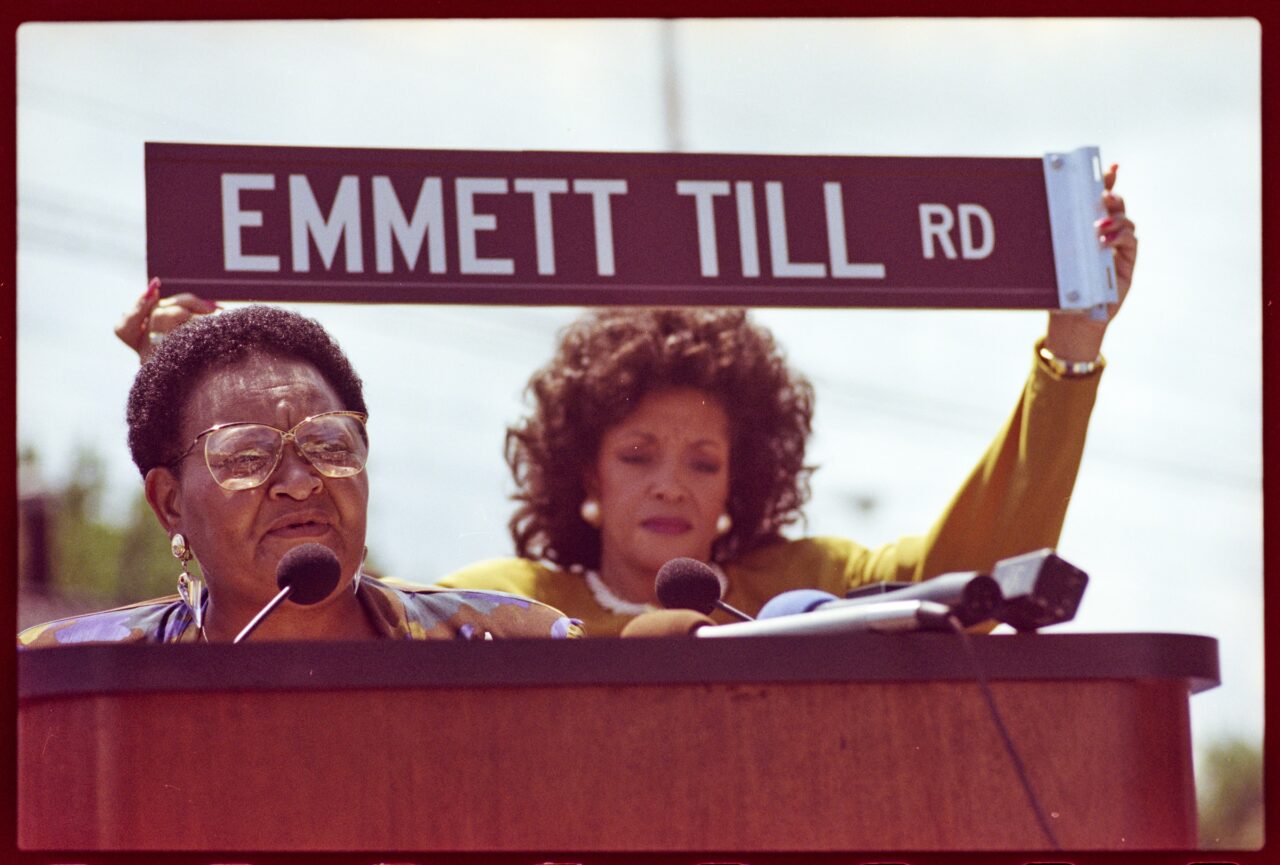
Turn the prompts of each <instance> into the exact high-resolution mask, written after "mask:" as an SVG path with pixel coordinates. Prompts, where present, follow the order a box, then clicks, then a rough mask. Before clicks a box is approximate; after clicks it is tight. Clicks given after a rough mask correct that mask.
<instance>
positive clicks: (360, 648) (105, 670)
mask: <svg viewBox="0 0 1280 865" xmlns="http://www.w3.org/2000/svg"><path fill="white" fill-rule="evenodd" d="M956 639H957V638H956V637H955V636H954V635H953V634H943V633H910V634H870V633H866V634H843V635H834V636H806V637H751V638H743V639H740V640H698V639H696V638H684V639H682V638H672V639H616V638H614V639H610V638H600V639H591V640H566V641H560V640H503V641H486V642H450V641H439V642H437V641H427V642H409V641H405V642H398V641H397V642H372V643H328V642H323V643H322V642H306V643H299V642H294V643H271V642H264V643H257V644H254V643H244V644H241V645H229V644H221V645H219V644H213V645H198V644H196V645H186V644H184V645H170V646H153V645H88V646H66V647H61V648H59V649H56V650H33V651H27V652H22V653H20V654H19V656H18V696H19V699H20V700H21V701H23V702H27V701H30V700H33V699H38V698H42V697H55V696H71V695H77V694H92V693H103V692H114V693H129V692H164V691H192V690H205V689H209V688H217V689H223V690H227V689H234V690H248V691H253V690H272V691H278V690H299V691H319V690H348V689H360V690H367V689H371V688H372V689H382V688H430V687H451V688H456V687H492V686H520V685H528V686H540V687H546V686H556V685H626V684H645V685H663V684H690V683H730V682H750V683H788V682H795V683H801V682H940V681H941V682H945V681H971V680H972V679H973V675H974V674H973V669H972V667H971V666H970V663H969V660H968V658H967V656H966V655H965V653H963V652H961V651H960V650H959V647H958V646H957V644H956ZM969 639H970V640H971V641H972V645H973V648H974V651H975V653H976V655H977V657H978V659H979V661H980V662H981V664H982V669H983V672H984V673H985V675H986V676H987V678H989V679H991V680H1005V681H1018V680H1036V681H1053V680H1071V681H1080V680H1089V679H1094V680H1099V679H1112V680H1114V679H1165V680H1169V679H1173V680H1178V679H1181V680H1183V681H1185V682H1186V685H1187V688H1188V689H1189V690H1190V692H1191V693H1197V692H1199V691H1204V690H1207V689H1209V688H1213V687H1215V686H1217V685H1218V684H1220V681H1221V680H1220V678H1219V671H1218V643H1217V640H1215V639H1213V638H1211V637H1204V636H1198V635H1192V634H1162V633H1114V634H1085V633H1074V634H994V635H980V636H975V635H971V636H970V637H969Z"/></svg>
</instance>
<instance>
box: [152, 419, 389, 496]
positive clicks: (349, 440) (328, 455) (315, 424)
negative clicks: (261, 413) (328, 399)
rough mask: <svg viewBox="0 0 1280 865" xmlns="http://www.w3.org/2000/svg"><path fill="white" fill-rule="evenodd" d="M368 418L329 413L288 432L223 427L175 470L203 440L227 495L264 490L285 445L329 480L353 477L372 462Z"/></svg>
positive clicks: (211, 469)
mask: <svg viewBox="0 0 1280 865" xmlns="http://www.w3.org/2000/svg"><path fill="white" fill-rule="evenodd" d="M368 419H369V416H368V415H366V414H362V413H361V412H356V411H327V412H324V413H322V414H315V415H312V416H311V417H307V418H303V419H302V420H301V421H299V422H298V425H297V426H295V427H294V428H293V429H291V430H288V431H287V432H286V431H285V430H282V429H276V428H275V427H273V426H268V425H267V424H263V423H221V424H218V425H217V426H211V427H209V428H208V429H207V430H205V431H204V432H202V433H200V435H198V436H196V437H195V438H194V439H193V440H192V441H191V446H190V447H188V448H187V449H186V451H185V452H184V453H183V454H182V456H180V457H178V458H177V459H176V460H174V461H173V463H171V465H177V464H178V463H179V462H181V461H182V460H184V459H186V458H187V457H188V456H190V455H191V452H192V451H194V450H195V449H196V445H198V444H200V439H202V438H203V439H204V463H205V465H206V466H208V467H209V474H211V475H213V479H214V480H215V481H217V482H218V486H220V487H222V488H223V489H224V490H251V489H253V488H254V487H259V486H262V485H263V484H264V483H266V481H267V478H269V477H271V473H272V472H274V471H275V470H276V466H278V465H279V464H280V457H281V455H282V454H283V453H284V445H285V442H292V443H293V446H294V448H295V449H296V450H297V451H298V454H299V455H301V456H302V458H303V459H305V460H306V461H307V462H308V463H310V464H311V465H312V466H314V467H315V469H316V471H318V472H320V474H322V475H324V476H325V477H327V478H349V477H354V476H355V475H358V474H360V472H362V471H364V464H365V461H366V460H367V459H368V458H369V434H368V432H366V430H365V422H366V421H368Z"/></svg>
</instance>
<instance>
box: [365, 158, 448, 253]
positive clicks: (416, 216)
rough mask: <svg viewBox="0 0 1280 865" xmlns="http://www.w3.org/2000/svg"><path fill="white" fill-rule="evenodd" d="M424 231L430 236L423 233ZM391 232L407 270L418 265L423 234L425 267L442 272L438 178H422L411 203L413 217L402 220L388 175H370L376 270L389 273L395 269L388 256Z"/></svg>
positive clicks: (440, 202)
mask: <svg viewBox="0 0 1280 865" xmlns="http://www.w3.org/2000/svg"><path fill="white" fill-rule="evenodd" d="M428 231H429V232H431V233H430V235H427V232H428ZM392 235H394V236H395V239H396V243H397V244H399V246H400V252H401V253H402V254H403V255H404V260H405V263H406V264H407V265H408V267H409V269H410V270H413V269H414V267H416V266H417V264H418V253H419V252H420V251H421V250H422V239H423V237H424V236H426V237H427V262H428V267H429V269H430V270H431V272H432V273H444V272H445V251H444V196H443V195H442V194H441V191H440V178H439V177H427V178H424V179H423V181H422V188H421V190H419V192H418V201H417V203H415V204H414V206H413V216H412V217H411V218H409V219H405V216H404V210H403V209H402V208H401V207H400V199H399V198H398V197H397V196H396V191H395V187H393V186H392V185H391V178H389V177H385V176H377V177H374V178H373V248H374V258H375V261H376V267H377V269H378V273H391V272H392V271H393V270H394V269H395V268H394V263H393V261H392V255H391V238H392Z"/></svg>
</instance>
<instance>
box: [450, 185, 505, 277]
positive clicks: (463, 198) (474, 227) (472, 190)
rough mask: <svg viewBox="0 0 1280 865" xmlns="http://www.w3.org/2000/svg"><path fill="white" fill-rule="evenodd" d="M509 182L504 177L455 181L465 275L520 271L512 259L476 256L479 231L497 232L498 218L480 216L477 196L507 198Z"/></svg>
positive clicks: (460, 246) (483, 214)
mask: <svg viewBox="0 0 1280 865" xmlns="http://www.w3.org/2000/svg"><path fill="white" fill-rule="evenodd" d="M506 193H507V181H506V179H505V178H502V177H459V178H458V179H457V180H456V181H455V182H454V197H455V198H456V199H457V207H458V267H459V269H460V270H461V272H462V273H498V274H512V273H515V272H516V265H515V262H514V261H512V260H511V259H509V258H480V257H478V256H477V255H476V232H477V231H493V230H494V229H495V228H497V227H498V218H497V217H496V216H494V215H493V214H492V213H476V211H475V196H476V195H506Z"/></svg>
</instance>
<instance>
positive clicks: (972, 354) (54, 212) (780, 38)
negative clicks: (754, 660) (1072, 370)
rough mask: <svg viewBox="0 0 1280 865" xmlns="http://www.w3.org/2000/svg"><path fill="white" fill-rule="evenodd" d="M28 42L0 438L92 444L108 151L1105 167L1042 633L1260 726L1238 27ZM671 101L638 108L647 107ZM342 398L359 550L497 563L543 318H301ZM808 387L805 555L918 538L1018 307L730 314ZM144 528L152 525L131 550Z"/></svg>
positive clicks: (1026, 357) (131, 234) (1255, 319)
mask: <svg viewBox="0 0 1280 865" xmlns="http://www.w3.org/2000/svg"><path fill="white" fill-rule="evenodd" d="M669 26H670V31H669V34H668V35H669V36H670V40H671V41H670V43H669V44H670V45H671V46H672V48H673V57H674V69H675V71H676V80H677V82H678V88H677V90H676V97H677V98H676V101H675V102H674V103H673V102H671V101H669V100H668V99H666V98H665V95H664V88H663V72H664V67H663V63H662V58H663V44H664V43H663V39H664V32H663V27H664V25H661V24H659V23H657V22H651V21H590V22H573V21H535V22H504V21H482V22H470V21H426V22H413V21H386V22H282V23H270V22H254V23H246V24H237V23H218V24H167V23H143V24H128V23H120V24H85V25H76V24H53V25H48V24H28V25H25V26H23V27H22V28H21V29H20V31H19V38H18V133H19V153H18V157H19V199H20V200H19V259H18V304H19V306H18V327H19V334H18V336H19V345H18V351H19V357H18V388H19V406H18V411H19V423H18V435H19V444H20V445H34V446H35V447H37V448H38V450H39V452H40V455H41V459H42V467H43V470H44V473H45V475H46V477H47V478H48V479H49V480H50V481H53V482H57V481H60V480H62V479H63V478H65V476H66V473H67V470H68V468H69V465H70V460H71V457H72V455H73V453H74V450H75V448H76V446H77V445H80V444H86V443H88V444H93V445H94V446H95V447H97V448H98V449H99V450H100V451H101V452H102V453H103V455H104V457H105V458H106V459H107V460H108V477H109V480H110V485H111V501H112V503H113V507H114V508H115V509H117V510H118V509H119V507H120V503H122V502H124V501H126V500H127V498H128V497H129V496H131V495H133V494H134V493H135V491H136V490H137V488H138V485H139V479H138V477H137V475H136V472H135V471H134V470H133V468H132V466H131V464H130V463H129V459H128V453H127V449H126V447H125V443H124V422H123V408H122V407H123V402H124V397H125V394H126V392H127V390H128V387H129V383H130V381H131V378H132V375H133V373H134V371H135V369H136V365H135V360H134V358H133V356H132V355H131V354H130V353H129V352H128V351H127V350H126V349H125V348H124V347H123V346H121V345H120V344H118V343H116V342H115V339H114V336H113V335H112V333H111V328H112V326H113V324H114V323H115V321H116V319H117V318H118V317H119V315H120V314H121V313H122V311H123V310H124V309H125V308H126V307H127V306H128V305H129V304H131V303H132V301H133V299H134V298H135V297H136V296H137V295H138V294H139V293H141V291H142V289H143V288H144V286H145V283H146V278H147V272H146V240H145V234H144V190H143V175H142V169H143V162H142V154H143V142H145V141H189V142H207V143H236V144H290V145H317V146H338V147H341V146H361V147H406V148H457V149H551V150H640V151H645V150H648V151H653V150H659V151H660V150H668V149H673V148H674V147H676V146H681V147H683V149H686V150H689V151H695V152H707V153H716V152H747V153H815V154H824V153H829V154H848V155H860V154H867V155H878V154H884V155H924V156H953V155H956V156H1023V157H1026V156H1031V157H1038V156H1040V155H1042V154H1043V153H1045V152H1047V151H1055V150H1068V149H1074V148H1076V147H1080V146H1084V145H1096V146H1098V147H1100V148H1101V151H1102V157H1103V160H1104V161H1105V162H1112V161H1114V162H1118V163H1119V164H1120V172H1119V184H1118V187H1117V189H1118V191H1120V192H1121V193H1122V194H1124V195H1125V196H1126V199H1127V200H1128V202H1129V211H1130V214H1131V215H1132V216H1133V218H1134V219H1135V220H1136V222H1137V223H1138V226H1139V235H1140V237H1141V239H1142V247H1141V253H1140V256H1139V262H1138V270H1137V276H1136V279H1135V281H1134V288H1133V294H1132V296H1131V299H1130V301H1129V303H1128V304H1127V305H1126V308H1125V309H1124V311H1123V313H1122V314H1121V316H1120V317H1119V319H1118V320H1117V321H1116V323H1115V324H1114V326H1113V327H1112V329H1111V332H1110V333H1109V334H1108V337H1107V344H1106V346H1105V349H1104V350H1105V353H1106V355H1107V357H1108V360H1109V366H1108V369H1107V371H1106V376H1105V379H1104V381H1103V384H1102V388H1101V391H1100V395H1099V399H1098V404H1097V408H1096V410H1095V413H1094V418H1093V422H1092V426H1091V433H1090V440H1089V444H1088V448H1087V451H1086V455H1085V460H1084V466H1083V468H1082V470H1081V473H1080V479H1079V482H1078V484H1077V488H1076V496H1075V498H1074V500H1073V503H1072V507H1071V511H1070V514H1069V516H1068V521H1067V526H1066V530H1065V532H1064V534H1063V537H1062V542H1061V544H1060V547H1059V550H1060V552H1061V553H1062V555H1063V556H1064V557H1066V558H1067V559H1069V560H1070V561H1072V562H1074V563H1076V564H1078V565H1080V566H1081V567H1082V568H1084V569H1085V570H1086V571H1087V572H1088V573H1089V574H1090V577H1091V582H1090V585H1089V589H1088V591H1087V593H1086V595H1085V599H1084V603H1083V605H1082V607H1081V610H1080V614H1079V616H1078V617H1077V618H1076V620H1075V621H1073V622H1072V623H1070V624H1068V625H1065V626H1061V627H1059V628H1058V630H1075V631H1170V632H1188V633H1200V634H1208V635H1210V636H1213V637H1216V638H1217V639H1218V640H1219V641H1220V642H1221V659H1222V674H1223V678H1224V684H1223V686H1222V687H1221V688H1219V689H1217V690H1215V691H1212V692H1209V693H1206V694H1202V695H1199V696H1197V697H1195V698H1194V699H1193V700H1192V708H1193V729H1194V735H1195V737H1196V742H1197V744H1198V745H1200V744H1202V743H1203V742H1204V741H1207V739H1208V738H1209V737H1213V736H1219V735H1226V734H1238V735H1242V736H1245V737H1246V738H1249V739H1251V740H1253V741H1255V742H1256V741H1260V738H1261V733H1262V613H1261V601H1262V528H1261V513H1262V510H1261V502H1262V494H1261V450H1260V449H1261V444H1260V442H1261V439H1260V431H1261V409H1260V332H1261V320H1260V314H1259V310H1260V297H1261V276H1260V261H1261V253H1260V233H1261V221H1260V197H1261V196H1260V178H1261V173H1260V119H1259V99H1260V91H1259V38H1260V35H1259V32H1260V31H1259V28H1258V26H1257V24H1256V23H1255V22H1253V21H1251V20H1246V19H1235V20H1232V19H1209V20H1186V19H1181V20H1123V19H1111V20H1105V21H1102V20H1098V21H1090V20H1048V19H1027V20H1017V21H1002V20H980V19H958V20H947V21H929V20H904V19H884V20H876V19H871V20H857V21H853V20H816V21H815V20H808V21H789V20H754V21H680V22H677V23H675V24H674V25H669ZM673 107H674V108H675V109H677V110H675V111H672V108H673ZM302 310H303V311H304V312H306V313H308V314H310V315H313V316H315V317H317V318H319V319H320V320H321V321H322V323H324V324H325V325H326V326H327V327H328V328H330V330H331V331H332V332H333V333H334V334H335V335H336V336H337V337H338V339H339V341H340V342H341V343H342V344H343V346H344V347H345V348H346V349H347V351H348V353H349V354H350V356H351V358H352V359H353V362H354V363H355V365H356V367H357V369H358V370H359V371H360V372H361V374H362V375H363V376H364V378H365V380H366V383H367V388H368V401H369V405H370V407H371V412H372V420H371V425H370V428H371V435H372V436H373V441H374V447H375V451H374V461H373V462H372V463H371V465H370V468H369V472H370V479H371V485H372V503H371V509H370V510H371V513H370V536H369V544H370V548H371V556H372V558H373V559H374V560H375V561H376V562H377V564H378V565H379V566H380V567H381V568H383V569H385V570H387V571H388V572H391V573H395V574H397V575H400V576H404V577H406V578H409V579H415V580H419V581H429V580H430V579H432V578H433V577H435V576H437V575H439V574H443V573H445V572H447V571H449V570H451V569H453V568H456V567H458V566H461V565H463V564H465V563H467V562H470V561H474V560H476V559H479V558H484V557H489V556H500V555H507V554H509V553H510V550H511V547H510V540H509V538H508V536H507V534H506V531H505V524H506V519H507V517H508V515H509V512H510V506H509V503H508V502H507V501H506V498H505V496H506V495H507V494H508V493H509V492H510V484H509V482H508V479H507V475H506V472H505V467H504V465H503V463H502V458H501V448H502V435H503V429H504V427H505V425H506V424H508V423H510V422H512V421H513V420H515V419H516V418H517V417H518V416H519V415H520V413H521V410H522V404H521V402H520V393H521V389H522V387H523V384H524V381H525V379H526V378H527V376H528V374H529V372H530V371H531V370H532V369H533V368H534V367H535V366H537V365H539V364H541V363H542V362H543V361H545V359H546V358H547V356H548V355H549V353H550V351H551V349H552V346H553V344H554V342H553V341H554V333H555V330H556V328H557V327H558V326H560V325H561V324H563V323H564V322H566V321H568V320H569V319H571V318H572V317H573V316H574V314H575V313H576V310H572V309H564V308H542V309H534V308H475V307H460V306H442V307H425V306H412V307H410V306H401V307H391V306H379V307H345V306H330V305H307V306H305V307H302ZM758 320H760V321H761V322H763V323H766V324H768V325H769V326H770V327H772V328H773V329H774V331H775V333H776V334H777V336H778V337H779V340H780V341H781V343H782V344H783V345H784V346H785V347H786V348H787V349H788V351H789V356H790V358H791V360H792V361H793V363H794V364H795V366H797V367H798V368H800V369H801V370H803V371H804V372H806V373H807V374H808V375H809V376H810V377H811V378H812V379H813V380H814V381H815V383H816V385H817V387H818V403H817V406H818V408H817V415H816V424H815V426H816V432H815V435H814V438H813V442H812V446H811V450H810V457H811V461H813V462H816V463H818V464H820V465H821V466H822V467H821V469H820V470H819V471H818V473H817V476H816V479H815V484H814V498H813V501H812V504H811V506H810V508H809V509H808V515H809V524H808V531H809V532H811V533H815V534H838V535H845V536H850V537H853V538H855V539H857V540H859V541H861V542H863V543H868V544H874V543H880V542H884V541H888V540H892V539H894V538H896V537H898V536H899V535H904V534H913V533H919V532H923V531H925V530H926V529H927V528H928V526H929V524H930V523H931V522H932V520H933V519H934V518H935V517H936V516H937V514H938V513H939V512H940V510H941V508H942V507H943V505H944V504H945V502H946V500H947V498H948V497H949V495H950V494H951V492H953V491H954V489H955V488H956V486H957V485H958V484H959V482H960V480H961V479H962V477H963V476H964V475H965V474H966V472H967V471H968V469H969V468H970V467H971V465H972V464H973V462H974V461H975V460H976V459H977V457H978V456H979V455H980V454H981V452H982V450H983V449H984V447H985V446H986V444H987V442H988V441H989V439H990V437H991V436H992V434H993V433H994V432H995V431H996V430H997V429H998V428H999V426H1000V425H1001V423H1002V422H1003V421H1004V419H1005V416H1006V415H1007V413H1008V412H1009V410H1010V409H1011V408H1012V406H1013V403H1014V400H1015V398H1016V396H1017V394H1018V391H1019V388H1020V386H1021V383H1022V380H1023V379H1024V377H1025V375H1026V373H1027V371H1028V369H1029V368H1030V364H1031V346H1032V343H1033V341H1034V340H1035V338H1036V337H1037V336H1038V335H1040V334H1041V333H1042V331H1043V327H1044V314H1043V313H1029V312H931V311H921V310H909V311H891V310H879V311H869V310H848V311H839V312H836V313H832V312H828V311H824V312H813V311H803V310H768V311H760V312H759V314H758ZM157 531H159V528H157Z"/></svg>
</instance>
